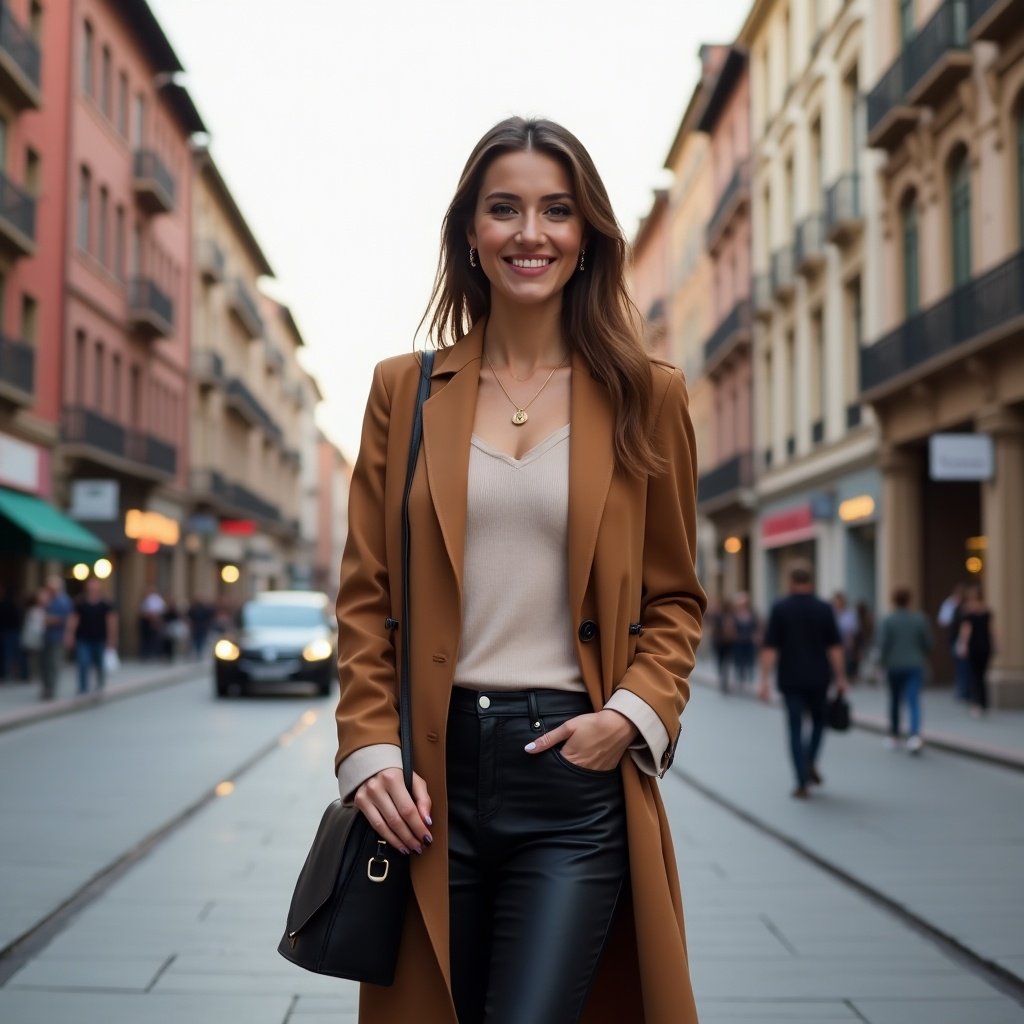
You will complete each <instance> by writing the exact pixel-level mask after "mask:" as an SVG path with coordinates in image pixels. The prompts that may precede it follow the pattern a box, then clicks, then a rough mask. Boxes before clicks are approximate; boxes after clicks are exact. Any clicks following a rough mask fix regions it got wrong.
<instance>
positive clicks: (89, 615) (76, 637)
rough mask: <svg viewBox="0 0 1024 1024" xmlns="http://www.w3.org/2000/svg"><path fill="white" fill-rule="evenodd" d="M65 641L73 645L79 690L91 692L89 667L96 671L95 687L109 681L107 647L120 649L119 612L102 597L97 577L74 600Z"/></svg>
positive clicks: (80, 691) (87, 583)
mask: <svg viewBox="0 0 1024 1024" xmlns="http://www.w3.org/2000/svg"><path fill="white" fill-rule="evenodd" d="M66 642H67V645H68V647H71V646H74V649H75V662H76V664H77V665H78V693H79V695H81V694H84V693H88V692H89V667H90V666H92V667H93V668H94V669H95V670H96V688H97V690H102V689H103V684H104V683H105V682H106V674H107V673H106V668H107V665H106V653H107V648H112V649H113V650H117V612H116V611H115V610H114V606H113V605H112V604H111V603H110V602H109V601H107V600H106V599H105V598H104V596H103V591H102V589H101V586H100V581H99V580H98V579H96V577H95V576H94V577H92V579H90V580H88V581H87V582H86V584H85V593H84V594H83V595H82V596H81V597H80V598H79V599H78V600H77V601H76V602H75V610H74V611H73V612H72V614H71V617H70V618H69V619H68V625H67V637H66Z"/></svg>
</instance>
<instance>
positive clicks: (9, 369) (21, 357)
mask: <svg viewBox="0 0 1024 1024" xmlns="http://www.w3.org/2000/svg"><path fill="white" fill-rule="evenodd" d="M35 368H36V350H35V349H34V348H33V347H32V346H31V345H28V344H26V343H25V342H23V341H15V340H14V339H13V338H5V337H4V336H3V335H2V334H0V382H3V383H5V384H9V385H11V386H13V387H16V388H17V389H18V390H19V391H24V392H25V393H26V394H32V391H33V389H34V386H35V385H34V382H35Z"/></svg>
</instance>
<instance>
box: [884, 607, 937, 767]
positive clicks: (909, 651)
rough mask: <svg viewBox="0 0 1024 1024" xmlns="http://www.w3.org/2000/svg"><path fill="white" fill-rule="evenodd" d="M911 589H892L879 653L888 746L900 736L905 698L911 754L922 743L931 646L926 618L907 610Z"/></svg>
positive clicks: (894, 744) (897, 741)
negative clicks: (884, 682)
mask: <svg viewBox="0 0 1024 1024" xmlns="http://www.w3.org/2000/svg"><path fill="white" fill-rule="evenodd" d="M910 600H911V593H910V590H909V589H908V588H907V587H898V588H897V589H896V590H895V591H893V595H892V603H893V605H894V606H895V608H894V611H892V612H890V614H889V615H887V616H886V617H885V618H884V619H883V620H882V629H881V633H880V635H879V640H878V656H879V659H880V661H881V663H882V665H883V667H884V668H885V670H886V674H887V678H888V681H889V736H888V739H887V743H888V746H889V747H890V748H892V749H895V748H896V746H897V744H898V743H899V740H900V705H901V704H902V702H903V701H904V700H905V701H906V702H907V709H908V711H909V714H910V733H909V735H908V736H907V750H909V751H910V753H912V754H917V753H918V752H920V750H921V747H922V746H924V743H923V741H922V740H921V687H922V686H923V685H924V670H925V665H926V664H927V663H928V656H929V654H930V653H931V649H932V631H931V627H930V626H929V625H928V620H927V619H926V618H925V617H924V616H923V615H922V614H921V613H920V612H916V611H911V610H910Z"/></svg>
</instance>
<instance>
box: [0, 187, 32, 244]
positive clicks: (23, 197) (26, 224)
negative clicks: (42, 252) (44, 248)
mask: <svg viewBox="0 0 1024 1024" xmlns="http://www.w3.org/2000/svg"><path fill="white" fill-rule="evenodd" d="M0 219H3V220H5V221H7V223H8V224H10V225H11V226H12V227H14V228H16V229H17V230H18V231H19V232H20V233H21V234H22V235H24V236H25V238H27V239H28V240H29V241H30V242H35V240H36V197H35V196H34V195H32V193H31V192H26V191H25V190H24V189H23V188H19V187H18V186H17V185H15V184H14V182H13V181H11V180H10V178H8V177H7V175H6V174H4V173H3V172H0Z"/></svg>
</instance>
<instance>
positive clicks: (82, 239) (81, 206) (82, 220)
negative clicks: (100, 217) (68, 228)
mask: <svg viewBox="0 0 1024 1024" xmlns="http://www.w3.org/2000/svg"><path fill="white" fill-rule="evenodd" d="M91 193H92V175H91V174H90V173H89V168H88V167H83V168H82V169H81V170H80V171H79V174H78V247H79V248H80V249H85V250H86V251H88V249H89V219H90V210H89V204H90V202H91Z"/></svg>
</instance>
